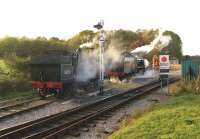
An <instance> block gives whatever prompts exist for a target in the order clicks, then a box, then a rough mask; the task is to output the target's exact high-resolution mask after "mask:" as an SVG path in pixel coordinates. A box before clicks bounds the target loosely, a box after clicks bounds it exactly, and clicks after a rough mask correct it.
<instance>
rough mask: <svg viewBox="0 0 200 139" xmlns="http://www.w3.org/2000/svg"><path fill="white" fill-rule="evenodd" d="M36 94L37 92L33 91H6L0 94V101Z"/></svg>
mask: <svg viewBox="0 0 200 139" xmlns="http://www.w3.org/2000/svg"><path fill="white" fill-rule="evenodd" d="M36 95H37V93H36V92H35V91H22V92H8V93H5V94H3V95H0V101H3V100H9V99H15V98H20V97H32V96H36Z"/></svg>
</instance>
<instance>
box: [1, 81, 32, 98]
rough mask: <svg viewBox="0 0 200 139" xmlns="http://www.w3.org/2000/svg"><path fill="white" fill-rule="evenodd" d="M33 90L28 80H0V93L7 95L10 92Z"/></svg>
mask: <svg viewBox="0 0 200 139" xmlns="http://www.w3.org/2000/svg"><path fill="white" fill-rule="evenodd" d="M29 90H31V84H30V82H29V81H27V80H18V79H15V80H4V81H1V82H0V93H1V94H0V95H5V94H7V93H8V92H20V91H23V92H24V91H29Z"/></svg>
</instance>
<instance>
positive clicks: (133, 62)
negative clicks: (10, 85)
mask: <svg viewBox="0 0 200 139" xmlns="http://www.w3.org/2000/svg"><path fill="white" fill-rule="evenodd" d="M79 58H81V57H80V56H79V53H78V52H76V53H74V52H69V51H63V50H62V51H48V52H47V53H46V54H43V55H38V56H33V57H32V58H31V63H30V73H31V78H32V88H33V89H35V90H38V92H39V95H40V96H41V97H46V96H47V95H48V94H55V95H57V96H63V95H64V94H66V93H65V92H68V93H67V95H72V94H70V92H74V91H73V88H74V85H75V84H76V75H77V67H78V61H79ZM141 70H142V71H143V72H144V70H145V65H144V60H143V59H137V58H136V57H134V56H133V55H132V54H130V53H123V54H122V55H121V57H120V59H119V60H118V61H117V62H116V63H115V65H114V66H112V67H110V68H106V69H105V76H106V77H108V78H110V77H112V76H115V77H118V78H119V79H120V80H122V79H123V78H125V77H127V76H129V75H132V74H134V73H136V72H139V71H141ZM97 74H98V73H97ZM95 78H96V80H98V76H95Z"/></svg>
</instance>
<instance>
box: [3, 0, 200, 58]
mask: <svg viewBox="0 0 200 139" xmlns="http://www.w3.org/2000/svg"><path fill="white" fill-rule="evenodd" d="M100 19H103V20H104V22H105V29H106V30H112V29H119V28H122V29H130V30H137V29H150V28H154V29H157V28H162V29H165V30H172V31H174V32H176V33H177V34H178V35H179V36H180V37H181V39H182V42H183V52H184V54H192V55H197V54H199V55H200V44H199V42H200V34H199V33H200V1H199V0H165V1H164V0H101V1H100V0H99V1H97V0H0V37H3V36H6V35H8V36H19V37H21V36H27V37H31V38H34V37H37V36H45V37H52V36H55V37H59V38H69V37H70V36H72V35H74V34H76V33H78V32H79V31H81V30H84V29H93V28H92V27H93V25H94V24H96V23H97V22H98V21H99V20H100Z"/></svg>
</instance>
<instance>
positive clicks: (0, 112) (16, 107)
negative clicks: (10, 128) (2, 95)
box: [0, 98, 55, 121]
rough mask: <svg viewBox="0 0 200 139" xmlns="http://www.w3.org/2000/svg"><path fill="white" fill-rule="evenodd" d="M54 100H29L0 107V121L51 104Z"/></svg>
mask: <svg viewBox="0 0 200 139" xmlns="http://www.w3.org/2000/svg"><path fill="white" fill-rule="evenodd" d="M54 101H55V99H47V100H41V99H40V98H34V99H30V100H24V101H23V102H18V103H14V104H9V105H6V106H1V107H0V121H1V120H3V119H5V118H8V117H10V116H13V115H17V114H22V113H24V112H27V111H31V110H33V109H37V108H40V107H43V106H45V105H48V104H50V103H53V102H54Z"/></svg>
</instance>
